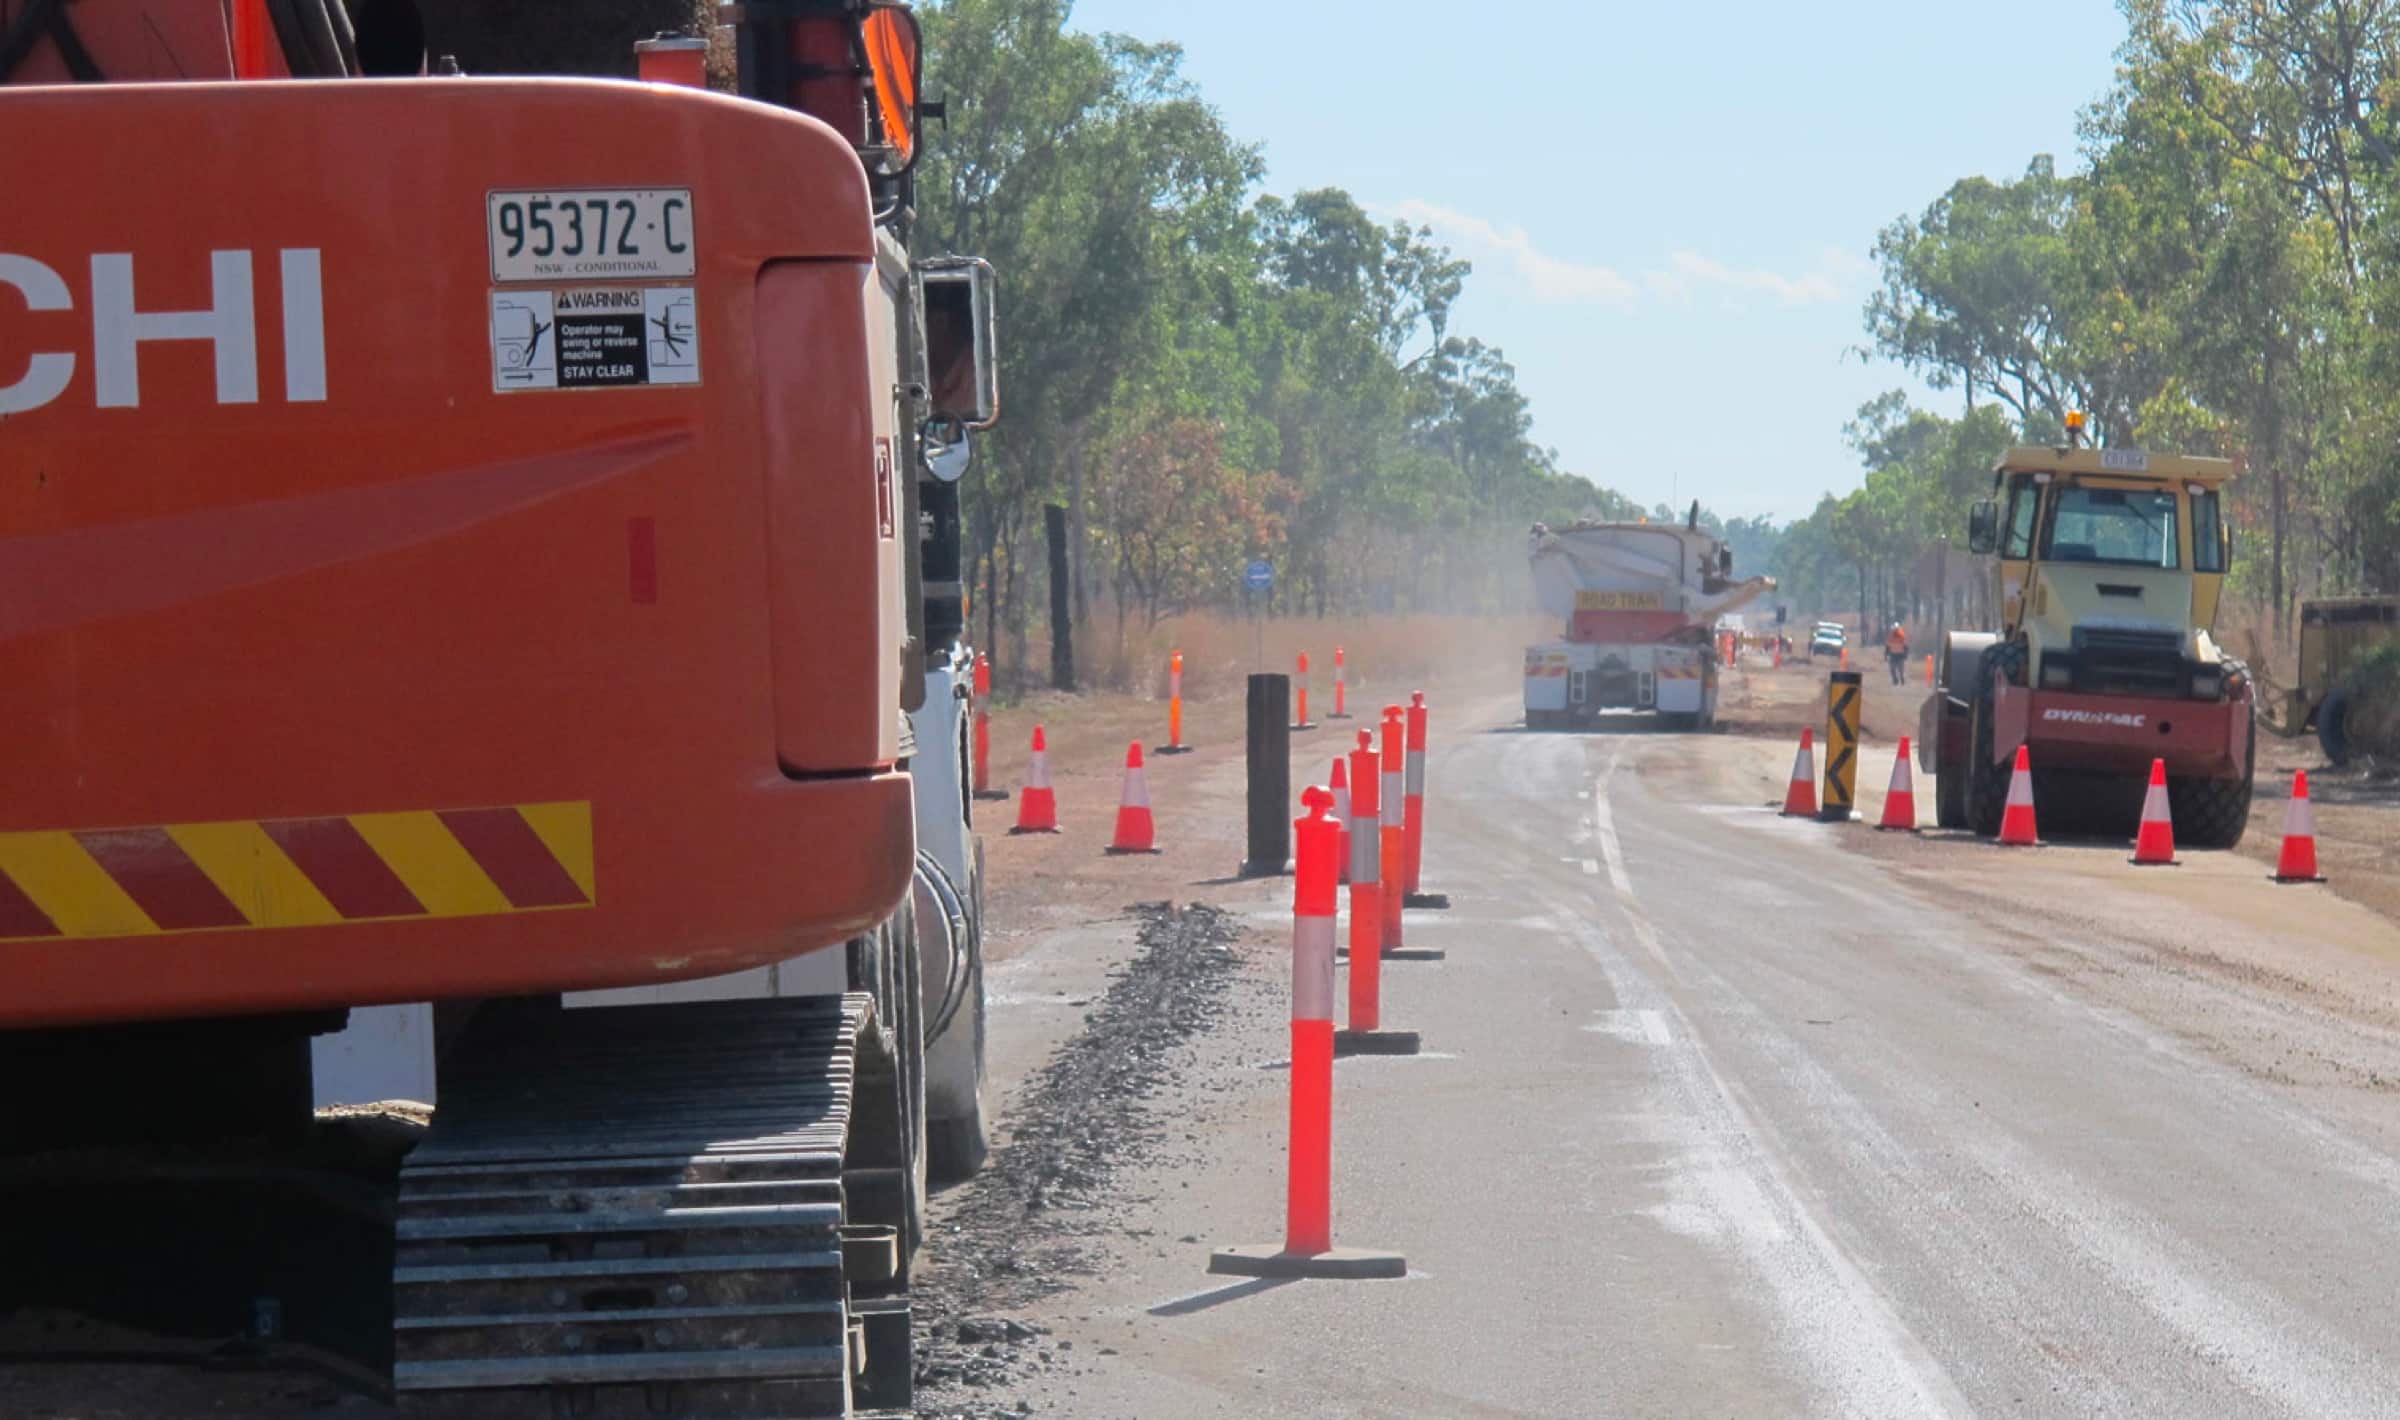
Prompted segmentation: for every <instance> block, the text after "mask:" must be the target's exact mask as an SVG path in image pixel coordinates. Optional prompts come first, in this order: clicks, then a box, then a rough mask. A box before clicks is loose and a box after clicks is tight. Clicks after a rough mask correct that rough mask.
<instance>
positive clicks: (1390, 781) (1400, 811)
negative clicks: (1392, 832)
mask: <svg viewBox="0 0 2400 1420" xmlns="http://www.w3.org/2000/svg"><path fill="white" fill-rule="evenodd" d="M1407 822H1408V805H1407V804H1405V803H1402V802H1401V793H1400V773H1399V771H1398V770H1386V771H1385V772H1384V776H1383V826H1384V827H1385V828H1400V827H1402V826H1404V825H1406V824H1407Z"/></svg>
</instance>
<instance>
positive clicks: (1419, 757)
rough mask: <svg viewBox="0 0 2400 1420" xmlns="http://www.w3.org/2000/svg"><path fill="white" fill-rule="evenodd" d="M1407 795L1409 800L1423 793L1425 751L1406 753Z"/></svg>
mask: <svg viewBox="0 0 2400 1420" xmlns="http://www.w3.org/2000/svg"><path fill="white" fill-rule="evenodd" d="M1408 793H1409V797H1411V798H1419V797H1422V796H1423V795H1424V793H1425V751H1423V750H1421V749H1412V750H1410V751H1409V752H1408Z"/></svg>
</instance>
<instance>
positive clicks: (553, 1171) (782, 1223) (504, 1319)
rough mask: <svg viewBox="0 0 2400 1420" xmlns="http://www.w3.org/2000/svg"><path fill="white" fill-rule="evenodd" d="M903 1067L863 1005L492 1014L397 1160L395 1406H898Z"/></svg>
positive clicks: (705, 1005)
mask: <svg viewBox="0 0 2400 1420" xmlns="http://www.w3.org/2000/svg"><path fill="white" fill-rule="evenodd" d="M896 1079H897V1074H896V1071H895V1068H894V1063H893V1052H892V1050H891V1049H890V1048H889V1045H888V1043H887V1038H886V1037H885V1035H884V1033H883V1032H882V1031H881V1029H879V1027H878V1026H877V1023H876V1019H875V1014H874V1009H873V1004H872V998H871V997H869V996H866V995H863V994H853V995H848V996H842V997H838V998H837V997H802V998H787V999H778V1000H746V1001H707V1002H691V1003H681V1004H673V1005H659V1006H636V1007H620V1008H600V1009H590V1010H561V1009H557V1008H555V1007H550V1008H536V1007H526V1008H523V1009H515V1008H512V1009H507V1010H504V1011H502V1012H499V1013H496V1014H494V1013H489V1012H487V1013H486V1016H485V1017H484V1018H479V1019H478V1020H477V1022H476V1023H475V1024H474V1025H472V1026H470V1027H469V1029H468V1032H467V1035H466V1037H465V1038H463V1039H462V1040H461V1041H460V1042H459V1043H458V1044H457V1046H455V1047H453V1049H452V1050H451V1052H450V1053H449V1055H448V1056H447V1057H446V1058H445V1060H444V1063H443V1077H442V1102H441V1108H440V1109H439V1110H438V1111H437V1112H436V1114H435V1117H434V1122H433V1128H432V1131H431V1133H430V1134H429V1135H428V1136H427V1137H426V1139H425V1141H424V1142H423V1143H422V1144H420V1145H419V1146H418V1147H417V1148H416V1150H415V1151H414V1152H413V1153H412V1154H411V1155H410V1156H409V1158H408V1160H407V1161H406V1163H405V1165H404V1166H403V1168H402V1171H401V1176H400V1203H399V1216H398V1223H397V1252H396V1257H395V1262H394V1266H393V1273H392V1296H393V1311H394V1323H393V1325H394V1334H393V1346H394V1363H393V1384H394V1388H395V1390H396V1391H397V1393H398V1395H399V1398H400V1400H401V1402H402V1405H403V1407H404V1408H405V1409H406V1410H408V1411H409V1413H411V1414H413V1415H422V1416H451V1415H456V1416H467V1415H472V1416H475V1417H478V1420H482V1417H506V1416H517V1415H525V1416H539V1417H542V1420H551V1417H555V1416H578V1417H580V1416H591V1417H596V1420H598V1418H600V1417H614V1416H640V1417H644V1420H651V1417H658V1416H690V1417H725V1418H726V1420H768V1417H774V1420H787V1417H801V1416H846V1415H852V1414H855V1413H860V1412H863V1411H866V1410H870V1409H876V1408H882V1407H886V1406H893V1407H900V1406H905V1405H906V1404H907V1403H908V1400H909V1396H908V1389H909V1382H910V1372H911V1368H912V1360H911V1357H910V1355H909V1336H908V1326H909V1315H908V1306H907V1273H906V1265H905V1263H906V1248H905V1243H904V1239H903V1236H902V1227H901V1223H902V1217H901V1214H902V1212H903V1208H902V1204H901V1199H902V1194H901V1190H900V1188H899V1186H898V1180H899V1179H900V1177H901V1172H902V1163H903V1160H902V1157H901V1154H900V1140H901V1137H902V1135H901V1130H900V1128H899V1125H898V1122H897V1121H898V1098H897V1093H896V1086H895V1081H896Z"/></svg>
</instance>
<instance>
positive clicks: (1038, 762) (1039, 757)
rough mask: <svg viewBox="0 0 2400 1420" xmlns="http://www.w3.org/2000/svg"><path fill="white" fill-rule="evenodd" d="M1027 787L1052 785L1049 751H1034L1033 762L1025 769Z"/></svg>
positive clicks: (1040, 787) (1036, 787)
mask: <svg viewBox="0 0 2400 1420" xmlns="http://www.w3.org/2000/svg"><path fill="white" fill-rule="evenodd" d="M1025 787H1026V788H1028V789H1047V788H1049V787H1050V756H1049V754H1048V753H1047V752H1045V751H1042V750H1036V751H1034V755H1033V763H1032V764H1031V765H1029V766H1027V768H1026V770H1025Z"/></svg>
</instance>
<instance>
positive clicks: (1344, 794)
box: [1333, 786, 1350, 824]
mask: <svg viewBox="0 0 2400 1420" xmlns="http://www.w3.org/2000/svg"><path fill="white" fill-rule="evenodd" d="M1333 821H1334V822H1335V823H1342V824H1346V823H1348V822H1350V790H1349V789H1348V788H1347V787H1346V786H1345V787H1343V788H1340V789H1336V790H1334V791H1333Z"/></svg>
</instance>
